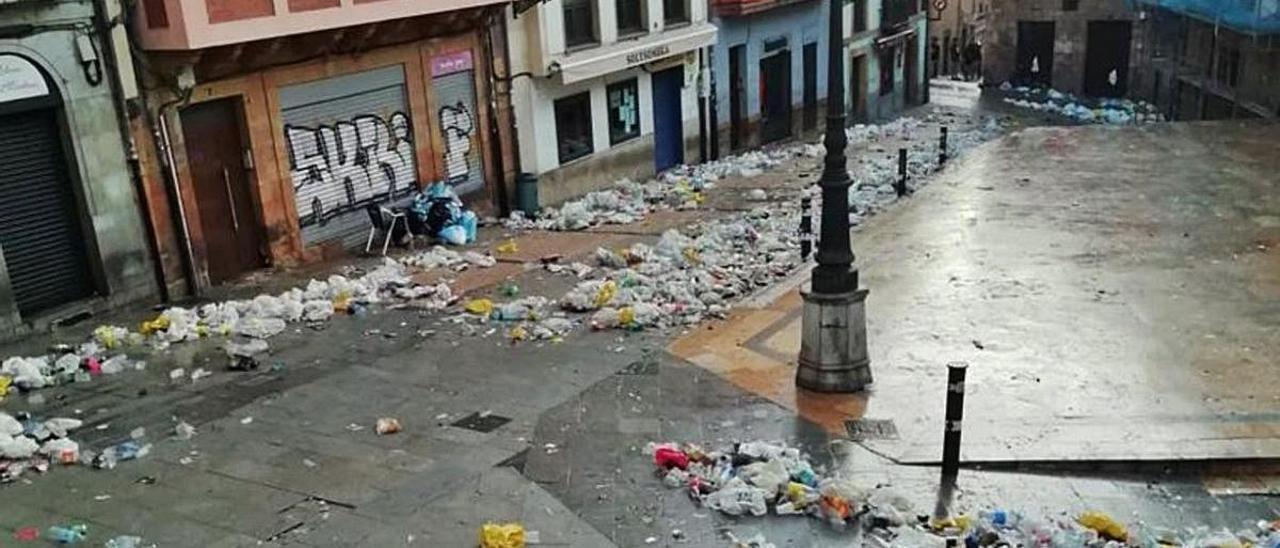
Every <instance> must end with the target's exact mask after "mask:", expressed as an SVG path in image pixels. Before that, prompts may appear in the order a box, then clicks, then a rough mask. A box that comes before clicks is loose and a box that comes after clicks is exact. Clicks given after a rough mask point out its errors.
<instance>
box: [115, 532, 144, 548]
mask: <svg viewBox="0 0 1280 548" xmlns="http://www.w3.org/2000/svg"><path fill="white" fill-rule="evenodd" d="M103 546H105V547H106V548H143V547H142V537H135V536H133V535H120V536H118V537H116V538H113V539H111V540H108V541H107V543H106V544H104V545H103ZM152 546H154V545H152Z"/></svg>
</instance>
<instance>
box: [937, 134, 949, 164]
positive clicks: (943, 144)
mask: <svg viewBox="0 0 1280 548" xmlns="http://www.w3.org/2000/svg"><path fill="white" fill-rule="evenodd" d="M946 163H947V126H942V136H941V137H939V138H938V165H939V166H941V165H943V164H946Z"/></svg>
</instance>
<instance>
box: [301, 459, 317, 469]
mask: <svg viewBox="0 0 1280 548" xmlns="http://www.w3.org/2000/svg"><path fill="white" fill-rule="evenodd" d="M302 465H303V466H306V467H307V468H315V467H317V466H320V465H319V464H316V461H313V460H311V459H302Z"/></svg>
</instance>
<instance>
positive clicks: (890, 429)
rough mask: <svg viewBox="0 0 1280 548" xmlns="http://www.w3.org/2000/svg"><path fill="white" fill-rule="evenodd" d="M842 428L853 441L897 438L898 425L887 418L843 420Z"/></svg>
mask: <svg viewBox="0 0 1280 548" xmlns="http://www.w3.org/2000/svg"><path fill="white" fill-rule="evenodd" d="M844 430H845V432H847V433H848V434H849V439H850V440H853V441H867V440H896V439H898V427H897V426H896V425H894V424H893V421H891V420H888V419H862V420H856V421H844Z"/></svg>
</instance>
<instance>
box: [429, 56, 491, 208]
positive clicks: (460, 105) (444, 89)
mask: <svg viewBox="0 0 1280 548" xmlns="http://www.w3.org/2000/svg"><path fill="white" fill-rule="evenodd" d="M432 84H433V87H434V88H435V92H436V104H438V105H440V112H439V118H440V133H441V134H442V135H443V136H444V146H443V147H442V148H443V150H441V151H440V153H441V154H443V155H444V178H445V181H447V182H448V183H449V184H451V185H453V188H454V191H455V192H457V193H458V194H468V193H471V192H475V191H477V190H480V189H482V188H484V171H483V163H482V162H481V157H482V156H481V154H480V139H479V135H480V127H479V125H480V117H479V116H478V115H477V112H476V80H475V71H472V70H464V71H462V72H455V73H452V74H449V75H445V76H437V77H435V79H434V80H433V82H432Z"/></svg>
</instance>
